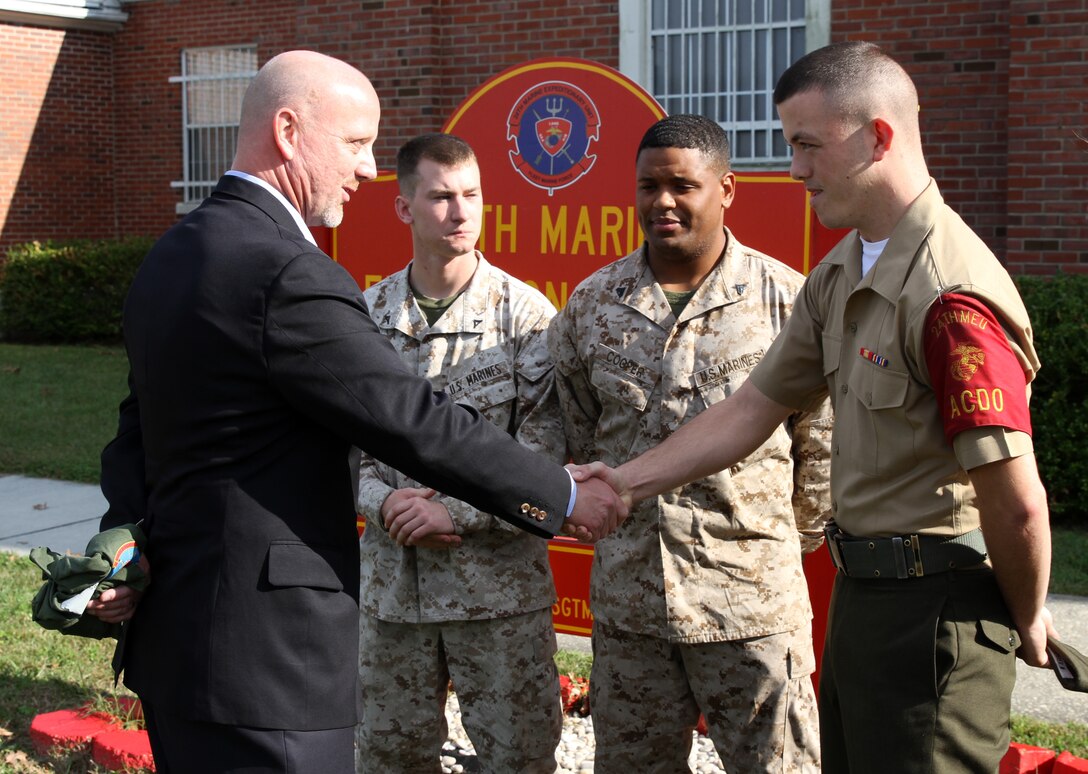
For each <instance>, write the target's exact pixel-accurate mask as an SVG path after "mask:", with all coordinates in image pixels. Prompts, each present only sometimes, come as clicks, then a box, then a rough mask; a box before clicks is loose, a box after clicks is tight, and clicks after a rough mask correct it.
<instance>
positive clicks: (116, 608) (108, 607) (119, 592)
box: [84, 555, 151, 624]
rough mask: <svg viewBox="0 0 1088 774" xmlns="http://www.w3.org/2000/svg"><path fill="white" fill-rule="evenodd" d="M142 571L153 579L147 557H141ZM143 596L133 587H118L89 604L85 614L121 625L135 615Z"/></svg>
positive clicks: (100, 595) (107, 590)
mask: <svg viewBox="0 0 1088 774" xmlns="http://www.w3.org/2000/svg"><path fill="white" fill-rule="evenodd" d="M140 569H142V570H143V571H144V574H145V575H147V576H148V577H149V578H150V577H151V566H150V565H149V564H148V563H147V557H146V556H143V555H141V556H140ZM143 594H144V593H143V592H142V591H137V590H136V589H134V588H132V587H131V586H116V587H114V588H112V589H106V590H105V591H103V592H102V593H101V594H99V595H98V598H97V599H92V600H91V601H90V602H88V603H87V609H86V610H85V611H84V612H87V613H90V614H91V615H93V616H95V617H97V618H100V619H101V620H103V621H105V622H106V623H110V624H113V623H121V622H122V621H127V620H129V619H130V618H132V616H133V615H135V613H136V605H138V604H139V602H140V597H142V596H143Z"/></svg>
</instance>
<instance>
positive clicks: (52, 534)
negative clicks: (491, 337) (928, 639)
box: [0, 475, 1088, 723]
mask: <svg viewBox="0 0 1088 774" xmlns="http://www.w3.org/2000/svg"><path fill="white" fill-rule="evenodd" d="M105 510H106V500H105V498H104V497H103V496H102V492H101V491H100V490H99V488H98V487H97V486H94V485H89V484H73V483H70V482H67V481H50V480H46V479H35V478H25V477H23V476H8V475H0V551H7V552H14V553H19V554H28V553H30V550H31V549H32V548H34V547H35V546H48V547H49V548H51V549H53V550H54V551H60V552H64V551H71V552H72V553H82V551H83V550H84V549H85V548H86V546H87V541H88V540H90V539H91V538H92V537H93V536H94V535H95V533H96V532H97V531H98V521H99V519H100V518H101V516H102V514H103V513H104V512H105ZM27 571H28V572H30V571H34V568H33V567H32V566H31V565H30V563H29V562H28V563H27ZM1047 607H1049V608H1050V611H1051V613H1053V615H1054V624H1055V627H1056V628H1057V630H1058V632H1059V634H1061V636H1062V638H1063V639H1065V640H1068V641H1069V642H1070V643H1072V644H1073V645H1074V646H1076V647H1077V648H1078V649H1079V650H1081V651H1082V652H1084V653H1088V598H1085V597H1071V596H1063V595H1058V594H1052V595H1050V597H1048V598H1047ZM559 639H560V647H561V648H565V649H568V650H586V651H588V650H589V638H587V637H572V636H569V635H560V637H559ZM1012 704H1013V712H1015V713H1017V714H1019V715H1027V716H1029V717H1034V718H1039V719H1040V720H1048V721H1051V722H1070V721H1075V722H1079V723H1088V693H1073V692H1071V691H1066V690H1063V689H1062V687H1061V686H1060V685H1059V684H1058V681H1057V679H1056V678H1055V676H1054V674H1053V673H1052V672H1051V671H1050V670H1049V669H1045V670H1044V669H1033V668H1031V667H1029V666H1027V665H1026V664H1024V663H1023V662H1022V661H1017V662H1016V690H1015V691H1014V692H1013V697H1012Z"/></svg>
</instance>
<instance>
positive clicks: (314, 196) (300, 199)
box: [233, 51, 381, 227]
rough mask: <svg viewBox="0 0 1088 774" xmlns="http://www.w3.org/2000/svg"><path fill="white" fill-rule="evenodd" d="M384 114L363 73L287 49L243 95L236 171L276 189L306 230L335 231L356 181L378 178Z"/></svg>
mask: <svg viewBox="0 0 1088 774" xmlns="http://www.w3.org/2000/svg"><path fill="white" fill-rule="evenodd" d="M380 115H381V109H380V106H379V105H378V95H377V94H376V93H375V91H374V87H373V86H372V85H371V84H370V81H369V80H368V79H367V77H366V76H365V75H363V74H362V73H361V72H360V71H359V70H357V69H356V68H354V67H352V66H351V65H350V64H348V63H347V62H343V61H340V60H339V59H334V58H332V57H330V56H325V55H324V54H319V53H317V52H316V51H286V52H284V53H282V54H279V55H277V56H275V57H273V58H272V59H270V60H268V62H266V63H265V65H264V66H263V67H262V68H261V69H260V71H258V73H257V76H256V77H255V78H254V79H253V82H252V83H250V85H249V88H248V89H247V90H246V95H245V97H244V99H243V100H242V116H241V121H240V123H239V127H238V149H237V152H236V153H235V156H234V164H233V168H234V169H235V170H238V171H240V172H245V173H248V174H250V175H254V176H255V177H258V178H260V179H261V180H264V181H265V182H267V183H268V184H269V185H271V186H273V187H274V188H276V189H277V190H278V191H280V193H282V194H283V195H284V196H285V197H286V198H287V200H288V202H290V204H291V205H292V206H293V207H294V208H295V209H296V210H298V212H299V213H301V214H302V217H303V219H304V220H305V221H306V222H307V223H308V224H309V225H311V226H313V225H325V226H329V227H334V226H337V225H339V223H340V220H341V218H342V217H343V207H344V204H345V203H346V202H347V200H348V199H349V198H350V196H351V194H352V193H353V192H354V191H355V190H356V189H357V188H358V187H359V182H360V181H362V180H372V179H373V178H374V177H375V175H376V174H377V170H376V168H375V164H374V151H373V146H374V140H375V139H376V138H377V135H378V121H379V118H380Z"/></svg>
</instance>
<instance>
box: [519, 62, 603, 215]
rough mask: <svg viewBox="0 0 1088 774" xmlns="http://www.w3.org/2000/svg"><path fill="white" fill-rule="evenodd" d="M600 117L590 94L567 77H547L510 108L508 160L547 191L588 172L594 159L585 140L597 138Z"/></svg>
mask: <svg viewBox="0 0 1088 774" xmlns="http://www.w3.org/2000/svg"><path fill="white" fill-rule="evenodd" d="M600 128H601V118H600V114H599V113H598V112H597V106H596V105H594V104H593V100H591V99H590V98H589V95H588V94H586V93H585V92H584V91H582V90H581V89H579V88H578V87H577V86H574V85H572V84H569V83H566V82H565V81H545V82H543V83H538V84H537V85H536V86H533V87H532V88H531V89H529V90H528V91H526V92H525V93H524V94H522V95H521V96H520V97H518V99H517V101H516V102H514V106H513V107H512V108H511V110H510V116H509V118H508V119H507V121H506V139H507V140H513V141H514V150H512V151H510V163H511V164H513V165H514V169H516V170H517V171H518V173H519V174H520V175H521V176H522V177H523V178H525V179H526V180H527V181H528V182H529V183H531V184H532V185H535V186H536V187H537V188H543V189H544V190H545V191H547V192H548V195H549V196H551V195H552V194H554V193H555V191H556V190H557V189H559V188H566V187H567V186H568V185H571V184H573V183H574V182H575V181H577V180H578V178H580V177H582V175H584V174H586V173H587V172H589V170H590V169H591V168H592V167H593V164H594V162H596V161H597V157H596V156H591V155H589V154H588V150H589V145H590V143H591V142H593V141H594V140H598V139H600Z"/></svg>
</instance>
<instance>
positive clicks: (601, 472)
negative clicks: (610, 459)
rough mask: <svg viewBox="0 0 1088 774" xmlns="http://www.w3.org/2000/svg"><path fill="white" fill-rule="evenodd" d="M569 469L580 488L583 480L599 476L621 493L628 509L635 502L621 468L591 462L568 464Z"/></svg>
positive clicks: (616, 491)
mask: <svg viewBox="0 0 1088 774" xmlns="http://www.w3.org/2000/svg"><path fill="white" fill-rule="evenodd" d="M567 470H569V471H570V474H571V475H572V476H573V477H574V480H575V481H577V482H578V484H579V489H581V483H582V482H583V481H588V480H589V479H591V478H599V479H601V480H602V481H604V482H605V483H606V484H608V485H609V486H610V487H612V490H613V491H614V492H615V493H616V494H617V495H619V497H620V499H621V500H623V504H624V505H625V506H627V508H628V509H630V508H631V506H632V505H633V504H634V503H633V502H632V497H631V491H630V488H629V487H628V486H627V482H626V481H624V480H623V476H621V475H620V471H619V468H610V467H608V466H607V465H605V464H604V463H603V462H590V463H588V464H586V465H574V464H570V465H567Z"/></svg>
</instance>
